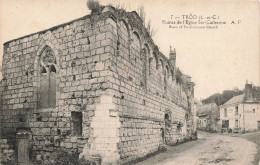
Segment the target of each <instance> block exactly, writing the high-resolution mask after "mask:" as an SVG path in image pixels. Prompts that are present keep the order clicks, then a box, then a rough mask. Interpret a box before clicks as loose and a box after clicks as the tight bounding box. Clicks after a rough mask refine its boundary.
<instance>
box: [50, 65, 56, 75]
mask: <svg viewBox="0 0 260 165" xmlns="http://www.w3.org/2000/svg"><path fill="white" fill-rule="evenodd" d="M50 72H55V73H56V69H55V66H53V65H51V66H50Z"/></svg>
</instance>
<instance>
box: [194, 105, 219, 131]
mask: <svg viewBox="0 0 260 165" xmlns="http://www.w3.org/2000/svg"><path fill="white" fill-rule="evenodd" d="M197 117H198V119H197V129H203V130H207V131H218V130H219V107H218V106H217V104H216V103H209V104H205V105H201V106H199V107H198V112H197Z"/></svg>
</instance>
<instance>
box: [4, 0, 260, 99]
mask: <svg viewBox="0 0 260 165" xmlns="http://www.w3.org/2000/svg"><path fill="white" fill-rule="evenodd" d="M100 3H101V4H102V5H107V4H112V5H115V6H117V5H120V6H123V7H124V8H125V9H126V10H127V11H133V10H136V9H137V8H138V6H140V5H142V4H143V6H144V9H145V12H146V20H149V19H151V22H152V26H153V27H154V29H156V34H155V35H154V37H153V40H154V42H155V43H156V44H157V45H158V47H159V49H160V51H161V52H162V53H164V54H165V55H166V56H167V57H168V54H169V47H170V46H172V47H173V48H176V52H177V54H176V55H177V62H176V63H177V66H178V67H179V68H180V69H181V70H182V71H183V72H184V73H185V74H188V75H190V76H191V77H192V81H194V82H195V84H196V86H195V97H196V98H198V99H203V98H206V97H208V96H210V95H211V94H214V93H216V92H219V93H221V92H222V91H223V90H226V89H234V88H235V87H238V88H239V89H243V88H244V85H245V82H246V80H248V82H249V83H253V84H254V85H256V86H259V81H260V80H259V79H260V71H259V70H260V68H259V63H260V58H259V55H260V51H259V45H260V42H259V39H260V34H259V27H260V26H259V25H260V13H259V11H260V10H259V2H258V1H256V0H255V1H253V0H251V1H250V0H229V1H227V0H189V1H188V0H183V1H177V0H171V1H170V0H162V1H158V0H129V1H127V0H100ZM89 13H90V11H89V10H88V8H87V7H86V0H1V1H0V45H1V47H0V62H1V63H2V55H3V43H5V42H7V41H9V40H12V39H15V38H18V37H22V36H24V35H27V34H31V33H34V32H38V31H41V30H45V29H48V28H51V27H53V26H56V25H59V24H62V23H65V22H68V21H71V20H73V19H77V18H79V17H82V16H84V15H88V14H89ZM182 15H188V16H190V15H192V16H195V15H196V16H197V17H198V16H203V17H206V16H213V15H215V16H217V17H218V18H219V21H222V22H223V21H225V22H227V24H225V25H219V26H218V28H217V29H198V28H193V29H184V28H178V29H175V28H174V29H173V28H169V25H166V24H163V23H162V21H163V20H171V17H172V18H175V17H180V18H182V17H183V16H182ZM184 17H185V16H184ZM195 21H196V19H195ZM232 21H234V22H235V23H236V24H231V22H232ZM238 22H240V23H239V24H238ZM212 26H213V25H212Z"/></svg>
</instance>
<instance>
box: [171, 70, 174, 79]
mask: <svg viewBox="0 0 260 165" xmlns="http://www.w3.org/2000/svg"><path fill="white" fill-rule="evenodd" d="M171 78H172V81H173V80H174V72H173V70H171Z"/></svg>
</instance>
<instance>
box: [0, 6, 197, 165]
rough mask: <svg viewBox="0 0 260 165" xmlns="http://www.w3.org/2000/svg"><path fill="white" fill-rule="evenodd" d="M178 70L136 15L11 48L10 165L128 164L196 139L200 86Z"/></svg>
mask: <svg viewBox="0 0 260 165" xmlns="http://www.w3.org/2000/svg"><path fill="white" fill-rule="evenodd" d="M175 63H176V52H175V49H174V50H171V51H170V54H169V59H168V58H167V57H165V56H164V55H163V54H162V53H161V52H160V51H159V49H158V46H156V45H155V44H154V42H153V40H152V38H151V37H150V35H149V33H148V32H147V30H146V28H145V27H144V26H143V21H142V19H141V18H140V17H139V16H138V14H137V13H136V12H135V11H133V12H126V11H124V10H122V9H116V8H114V7H112V6H105V7H102V8H100V10H99V11H96V12H95V11H92V13H91V14H90V15H87V16H84V17H82V18H79V19H77V20H73V21H71V22H68V23H65V24H62V25H58V26H55V27H52V28H50V29H47V30H44V31H41V32H38V33H34V34H30V35H27V36H24V37H21V38H18V39H15V40H12V41H8V42H6V43H5V44H4V54H3V64H2V80H1V86H0V93H1V97H0V101H1V104H0V120H1V123H0V124H1V129H0V142H1V144H0V151H1V153H0V158H1V159H2V163H3V164H4V163H8V161H9V162H10V161H11V162H12V161H13V162H18V164H27V163H28V162H29V163H33V164H37V162H38V163H39V162H40V163H42V164H55V162H56V161H57V160H60V159H62V157H60V156H61V155H59V153H60V152H61V151H62V152H66V153H67V154H69V153H76V156H77V158H78V157H80V158H83V159H85V160H91V159H92V160H93V158H94V159H99V161H101V163H102V164H124V163H129V162H132V161H134V160H137V159H139V158H142V157H145V156H146V155H148V154H151V153H154V152H156V151H158V149H159V148H160V146H161V145H164V144H166V145H167V144H168V145H173V144H177V143H179V142H183V141H185V140H188V139H191V138H192V135H193V133H194V132H195V130H194V129H193V128H194V127H193V113H192V112H193V110H192V107H193V103H192V99H193V95H194V83H193V82H191V80H190V77H189V76H187V75H184V74H183V73H182V72H181V71H180V70H179V69H178V68H177V67H176V64H175ZM5 155H8V158H10V159H9V160H6V159H7V157H6V156H5ZM57 158H58V159H57Z"/></svg>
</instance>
